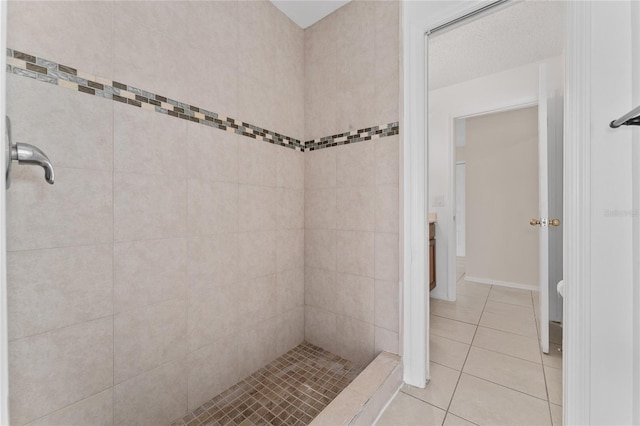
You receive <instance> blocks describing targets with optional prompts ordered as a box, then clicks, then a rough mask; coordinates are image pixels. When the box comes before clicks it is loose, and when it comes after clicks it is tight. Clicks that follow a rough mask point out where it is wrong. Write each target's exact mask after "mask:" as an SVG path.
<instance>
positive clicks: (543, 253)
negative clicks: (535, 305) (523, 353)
mask: <svg viewBox="0 0 640 426" xmlns="http://www.w3.org/2000/svg"><path fill="white" fill-rule="evenodd" d="M547 112H548V109H547V70H546V68H545V67H544V66H543V65H541V66H540V73H539V85H538V164H539V169H538V182H539V184H538V196H539V202H538V205H539V212H538V220H539V221H540V224H539V226H540V231H539V237H540V244H539V250H540V257H539V259H540V260H539V261H540V274H539V277H540V278H539V280H540V285H539V288H540V318H539V320H540V323H539V326H540V346H541V347H542V352H544V353H548V352H549V227H548V222H547V219H548V218H549V190H548V188H549V179H548V174H547V158H548V157H547V127H548V126H547Z"/></svg>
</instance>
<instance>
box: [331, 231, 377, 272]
mask: <svg viewBox="0 0 640 426" xmlns="http://www.w3.org/2000/svg"><path fill="white" fill-rule="evenodd" d="M336 253H337V260H338V263H337V270H338V271H339V272H346V273H349V274H353V275H361V276H365V277H373V269H374V263H373V261H374V247H373V232H354V231H338V232H337V249H336Z"/></svg>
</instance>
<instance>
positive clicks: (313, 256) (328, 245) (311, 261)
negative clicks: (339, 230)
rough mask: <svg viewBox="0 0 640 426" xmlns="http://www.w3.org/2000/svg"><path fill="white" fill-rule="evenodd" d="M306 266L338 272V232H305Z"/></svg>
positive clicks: (309, 230)
mask: <svg viewBox="0 0 640 426" xmlns="http://www.w3.org/2000/svg"><path fill="white" fill-rule="evenodd" d="M304 264H305V266H311V267H314V268H322V269H326V270H329V271H335V270H336V231H333V230H322V229H318V230H314V229H306V230H305V233H304Z"/></svg>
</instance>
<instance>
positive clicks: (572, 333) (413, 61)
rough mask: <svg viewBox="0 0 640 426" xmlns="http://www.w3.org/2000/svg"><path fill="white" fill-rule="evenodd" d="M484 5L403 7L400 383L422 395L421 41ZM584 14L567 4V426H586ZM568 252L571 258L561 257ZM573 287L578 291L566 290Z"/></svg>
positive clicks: (584, 5)
mask: <svg viewBox="0 0 640 426" xmlns="http://www.w3.org/2000/svg"><path fill="white" fill-rule="evenodd" d="M484 5H486V2H478V1H454V2H403V13H402V19H403V29H402V31H403V55H404V57H403V65H404V69H403V82H404V83H403V84H404V87H403V96H404V97H403V110H404V114H403V116H402V129H403V142H402V143H403V152H404V166H403V185H404V190H403V193H404V200H403V219H404V229H403V233H404V246H403V248H404V263H403V268H404V282H403V289H404V315H403V321H404V324H403V325H404V327H403V332H404V340H403V348H404V380H405V382H406V383H409V384H411V385H414V386H420V387H424V385H425V382H426V380H427V379H428V378H429V372H428V362H427V363H425V360H427V361H428V320H429V304H428V303H427V296H428V293H427V291H426V284H425V282H426V281H425V277H426V275H425V271H426V270H427V269H426V268H428V267H429V265H428V259H426V258H425V256H424V249H425V245H426V243H427V241H426V238H425V226H426V200H427V199H428V198H427V182H426V174H425V172H426V164H427V152H426V150H425V146H426V141H427V132H426V126H425V117H427V101H428V99H427V96H428V95H427V94H428V92H427V78H426V76H427V74H426V69H427V55H426V45H425V34H426V33H427V32H428V31H429V30H430V29H432V28H435V27H436V26H438V25H440V24H443V23H445V22H449V21H452V20H453V19H455V18H458V17H460V16H463V15H465V14H467V13H469V12H471V11H473V10H477V9H478V8H480V7H482V6H484ZM590 7H591V5H590V4H589V3H588V2H568V4H567V24H568V26H567V46H566V47H567V49H566V62H567V63H566V93H567V96H566V97H565V102H566V107H565V114H566V120H565V138H564V141H565V142H564V143H565V145H564V149H565V156H564V161H565V165H564V174H565V192H564V208H565V210H564V219H565V220H564V241H565V246H564V247H565V249H564V251H565V253H564V264H565V266H564V268H565V274H564V278H565V282H566V283H567V287H566V289H567V292H566V296H567V297H566V302H565V303H566V304H565V309H566V311H565V313H566V318H567V322H566V327H565V332H566V335H565V336H566V338H565V352H564V355H565V356H564V361H563V362H564V365H563V382H564V392H563V394H564V420H565V424H588V423H589V409H588V407H589V403H590V400H589V396H590V375H591V371H590V368H589V361H590V359H589V353H590V344H591V342H590V336H589V332H590V323H589V320H590V316H591V305H590V303H591V300H590V290H589V286H590V272H591V271H590V265H589V262H590V257H589V255H590V248H589V247H590V238H591V229H590V223H589V220H590V208H591V205H590V194H589V191H590V168H589V164H590V158H591V156H590V149H589V145H588V143H585V141H588V140H589V136H590V120H589V119H590V102H589V100H590V99H589V92H590V86H589V83H590V75H589V73H590V69H589V65H588V63H587V59H589V51H590V47H591V39H590V37H589V36H590V25H591V23H590V18H591V15H590ZM567 247H572V250H567ZM576 282H579V283H580V284H581V285H580V286H576V285H572V283H576Z"/></svg>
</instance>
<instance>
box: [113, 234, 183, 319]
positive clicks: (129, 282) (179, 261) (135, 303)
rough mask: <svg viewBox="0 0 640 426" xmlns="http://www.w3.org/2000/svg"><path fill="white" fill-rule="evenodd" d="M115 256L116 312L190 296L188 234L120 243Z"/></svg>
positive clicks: (116, 245)
mask: <svg viewBox="0 0 640 426" xmlns="http://www.w3.org/2000/svg"><path fill="white" fill-rule="evenodd" d="M113 258H114V260H113V262H114V269H113V270H114V284H113V301H114V311H115V312H123V311H127V310H130V309H135V308H139V307H142V306H146V305H152V304H155V303H158V302H161V301H164V300H170V299H186V295H187V240H186V239H185V238H172V239H166V240H147V241H133V242H126V243H116V244H115V245H114V248H113Z"/></svg>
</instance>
